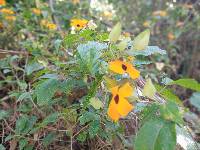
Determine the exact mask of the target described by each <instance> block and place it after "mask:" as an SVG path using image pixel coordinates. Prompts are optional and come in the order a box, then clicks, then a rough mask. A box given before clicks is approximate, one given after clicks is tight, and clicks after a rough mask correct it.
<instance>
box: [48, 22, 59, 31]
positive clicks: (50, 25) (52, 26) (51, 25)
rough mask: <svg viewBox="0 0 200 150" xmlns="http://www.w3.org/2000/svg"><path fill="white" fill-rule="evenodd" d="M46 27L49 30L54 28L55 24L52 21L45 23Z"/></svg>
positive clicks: (55, 27)
mask: <svg viewBox="0 0 200 150" xmlns="http://www.w3.org/2000/svg"><path fill="white" fill-rule="evenodd" d="M46 27H47V28H48V29H50V30H56V29H57V26H56V24H54V23H47V25H46Z"/></svg>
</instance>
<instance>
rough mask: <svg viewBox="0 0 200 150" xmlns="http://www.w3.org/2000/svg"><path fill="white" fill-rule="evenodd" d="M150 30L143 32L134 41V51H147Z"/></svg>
mask: <svg viewBox="0 0 200 150" xmlns="http://www.w3.org/2000/svg"><path fill="white" fill-rule="evenodd" d="M149 38H150V30H149V29H147V30H145V31H143V32H141V33H140V34H139V35H138V36H136V38H135V39H134V41H133V48H132V49H133V50H145V49H146V48H147V46H148V44H149Z"/></svg>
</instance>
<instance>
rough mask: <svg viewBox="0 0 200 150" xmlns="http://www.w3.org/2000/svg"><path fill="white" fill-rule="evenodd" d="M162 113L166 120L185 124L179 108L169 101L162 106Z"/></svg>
mask: <svg viewBox="0 0 200 150" xmlns="http://www.w3.org/2000/svg"><path fill="white" fill-rule="evenodd" d="M160 113H161V116H162V117H163V118H164V119H165V120H170V121H174V122H176V123H177V124H183V119H182V116H181V114H180V113H179V109H178V106H177V105H176V104H175V103H173V102H170V101H168V102H167V103H166V104H163V105H160Z"/></svg>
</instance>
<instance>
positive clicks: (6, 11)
mask: <svg viewBox="0 0 200 150" xmlns="http://www.w3.org/2000/svg"><path fill="white" fill-rule="evenodd" d="M0 12H1V13H3V14H6V15H13V14H14V11H13V10H11V9H7V8H3V9H1V10H0Z"/></svg>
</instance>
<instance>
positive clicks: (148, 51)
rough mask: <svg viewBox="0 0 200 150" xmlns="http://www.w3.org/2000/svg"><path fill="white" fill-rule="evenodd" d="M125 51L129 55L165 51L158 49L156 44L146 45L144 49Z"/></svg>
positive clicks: (143, 54) (161, 53)
mask: <svg viewBox="0 0 200 150" xmlns="http://www.w3.org/2000/svg"><path fill="white" fill-rule="evenodd" d="M127 53H128V54H129V55H131V56H140V55H141V56H150V55H153V54H160V55H165V54H166V51H165V50H162V49H160V48H159V47H158V46H147V47H146V49H145V50H141V51H134V50H132V51H127Z"/></svg>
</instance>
